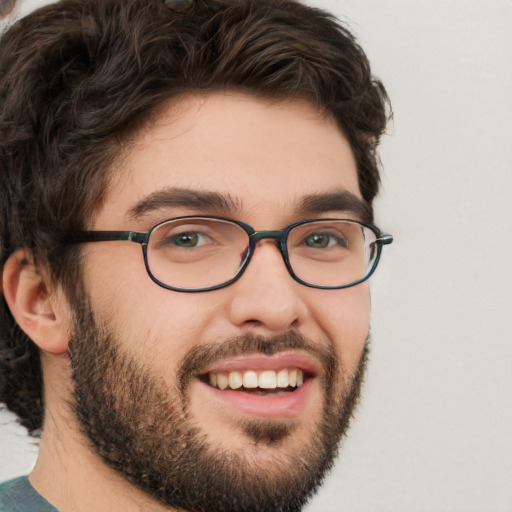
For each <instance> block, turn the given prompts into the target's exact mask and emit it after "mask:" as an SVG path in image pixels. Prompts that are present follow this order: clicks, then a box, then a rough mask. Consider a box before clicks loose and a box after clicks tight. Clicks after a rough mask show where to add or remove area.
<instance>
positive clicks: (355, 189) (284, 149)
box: [98, 92, 361, 229]
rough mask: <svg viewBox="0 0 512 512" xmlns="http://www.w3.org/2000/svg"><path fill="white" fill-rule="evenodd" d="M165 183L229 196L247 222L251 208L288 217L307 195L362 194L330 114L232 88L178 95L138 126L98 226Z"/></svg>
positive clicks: (345, 144)
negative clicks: (261, 97) (179, 98)
mask: <svg viewBox="0 0 512 512" xmlns="http://www.w3.org/2000/svg"><path fill="white" fill-rule="evenodd" d="M169 188H174V189H180V190H182V189H183V190H191V191H198V192H214V193H218V194H220V195H223V196H225V197H229V200H230V205H231V207H233V208H234V209H238V210H240V212H239V214H240V215H246V218H245V220H246V221H249V220H250V219H249V217H250V216H251V215H254V214H255V213H257V212H259V214H260V215H261V216H264V215H263V214H264V213H269V214H270V213H274V214H280V215H283V216H284V215H287V214H289V213H290V212H291V211H292V210H293V208H294V207H295V206H296V204H297V203H298V202H300V201H301V200H302V198H304V197H305V196H308V195H314V194H326V193H333V192H336V191H340V190H344V191H348V192H350V193H352V194H353V195H355V196H357V197H361V194H360V191H359V186H358V178H357V168H356V163H355V160H354V157H353V154H352V150H351V148H350V145H349V143H348V142H347V140H346V138H345V136H344V135H343V133H342V131H341V130H340V128H339V127H338V126H337V124H336V123H335V122H334V121H333V120H332V119H331V118H330V117H329V116H326V115H324V114H322V113H320V112H319V111H318V110H317V109H316V108H315V107H314V106H312V105H311V104H309V103H307V102H304V101H300V100H293V101H280V102H276V101H269V100H265V99H260V98H255V97H253V96H249V95H245V94H241V93H235V92H232V93H228V92H226V93H214V94H208V95H201V96H199V95H194V96H186V97H183V98H182V99H181V100H180V101H178V102H175V103H173V104H172V105H171V106H167V107H166V108H163V109H162V110H161V111H160V112H159V114H158V115H157V116H155V118H154V119H153V120H152V122H151V123H150V124H149V125H148V126H146V127H145V128H144V129H143V130H141V132H140V133H139V134H138V135H137V137H136V138H135V139H134V140H133V141H132V142H131V143H130V146H129V147H128V148H127V151H126V152H125V154H124V157H123V158H122V160H120V161H119V164H118V166H117V172H115V173H114V178H113V180H112V182H111V186H110V188H109V190H108V192H107V197H106V201H105V203H104V206H103V208H102V209H101V210H100V212H99V215H98V218H99V222H101V223H102V229H106V226H105V224H104V220H105V217H107V216H112V215H114V216H115V215H122V214H123V212H124V213H125V214H128V212H131V213H132V214H133V210H134V208H135V207H136V205H137V204H138V203H140V201H142V200H143V199H144V198H145V197H148V196H150V195H152V194H153V195H154V194H155V193H158V192H159V191H161V190H166V189H169ZM197 206H198V205H197V203H196V204H195V205H194V207H193V209H194V211H196V210H197ZM207 209H208V207H207V205H205V210H207ZM188 213H190V212H189V211H183V212H176V214H188ZM198 213H206V212H202V211H198ZM213 213H217V212H213ZM220 213H222V212H220ZM240 220H243V219H240Z"/></svg>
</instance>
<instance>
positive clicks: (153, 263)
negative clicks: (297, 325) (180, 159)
mask: <svg viewBox="0 0 512 512" xmlns="http://www.w3.org/2000/svg"><path fill="white" fill-rule="evenodd" d="M375 240H376V235H375V234H374V233H373V231H372V230H371V229H369V228H367V227H365V226H362V225H361V224H358V223H356V222H351V221H341V220H332V221H330V220H329V221H326V220H323V221H318V222H309V223H306V224H299V225H298V226H295V227H294V228H293V229H291V230H290V231H289V233H288V239H287V251H288V257H289V263H290V266H291V268H292V270H293V272H294V273H295V275H296V276H297V277H298V278H299V279H301V280H303V281H305V282H307V283H309V284H312V285H317V286H343V285H346V284H350V283H352V282H355V281H358V280H360V279H362V278H364V277H365V276H366V274H367V273H368V272H370V270H371V269H372V266H373V263H374V261H375V258H376V255H377V250H376V247H375V246H376V244H375ZM249 246H250V238H249V235H248V234H247V233H246V231H245V230H244V229H243V228H242V227H241V226H239V225H238V224H236V223H234V222H230V221H227V220H221V219H208V218H188V219H178V220H171V221H168V222H164V223H162V224H160V225H158V226H157V227H156V228H155V229H153V231H152V232H151V235H150V237H149V240H148V245H147V262H148V267H149V270H150V272H151V273H152V274H153V276H154V277H155V278H156V279H157V280H159V281H161V282H162V283H164V284H166V285H168V286H172V287H176V288H183V289H197V288H207V287H213V286H217V285H220V284H222V283H225V282H226V281H229V280H231V279H232V278H234V277H235V276H236V275H237V274H238V272H239V270H240V268H241V267H242V265H243V263H244V262H245V260H246V257H247V254H248V250H249Z"/></svg>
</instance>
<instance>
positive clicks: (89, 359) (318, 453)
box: [69, 301, 368, 512]
mask: <svg viewBox="0 0 512 512" xmlns="http://www.w3.org/2000/svg"><path fill="white" fill-rule="evenodd" d="M77 302H78V301H77ZM74 311H75V322H74V332H73V335H72V337H71V341H70V349H69V356H70V360H71V365H72V370H73V379H74V386H75V387H74V395H75V401H74V403H73V404H72V406H73V408H74V410H75V413H76V416H77V419H78V421H79V423H80V425H81V428H82V431H83V433H84V434H85V435H86V436H87V438H88V439H89V441H90V443H91V445H92V447H93V449H94V450H95V451H96V452H97V453H98V454H99V455H100V457H101V458H102V459H103V461H104V462H105V463H106V464H107V465H109V466H110V467H112V468H113V469H114V470H116V471H117V472H119V473H120V474H122V475H123V476H124V477H125V478H126V479H127V480H129V481H130V482H132V483H133V484H134V485H136V486H137V487H139V488H140V489H141V490H143V491H144V492H145V493H147V494H148V495H150V496H151V497H152V498H154V499H156V500H158V501H159V502H161V503H162V504H164V505H167V506H169V507H170V508H172V507H174V508H178V509H184V510H187V511H190V512H212V511H223V512H241V511H247V512H277V511H282V512H297V511H300V510H301V509H302V508H303V506H304V505H305V504H306V502H307V501H308V499H309V498H310V497H311V496H312V494H314V492H315V491H316V489H317V488H318V487H319V485H320V484H321V482H322V481H323V478H324V476H325V474H326V473H327V472H328V470H329V469H330V468H331V467H332V465H333V463H334V460H335V458H336V455H337V451H338V445H339V442H340V440H341V439H342V437H343V435H344V434H345V432H346V430H347V428H348V426H349V422H350V419H351V417H352V414H353V411H354V409H355V406H356V403H357V400H358V396H359V392H360V388H361V384H362V380H363V375H364V370H365V367H366V360H367V350H368V349H367V344H366V345H365V348H364V351H363V354H362V356H361V359H360V362H359V365H358V368H357V370H356V372H355V374H353V375H347V374H346V372H343V371H342V368H341V363H340V362H339V360H338V358H337V356H336V354H335V352H334V350H333V348H332V346H331V345H330V344H329V343H324V344H322V346H319V343H313V342H311V341H309V340H307V339H306V338H304V337H303V336H302V335H301V334H299V333H298V332H294V331H292V332H289V333H287V334H285V335H282V336H274V337H271V338H268V337H260V336H253V335H243V336H240V337H237V338H233V339H229V340H225V341H224V342H222V343H215V344H211V345H201V346H198V347H196V348H194V349H192V350H191V351H190V352H189V353H188V354H187V356H186V357H185V358H184V359H183V361H182V362H181V364H180V368H179V371H178V374H177V384H176V386H175V388H174V389H170V387H169V386H168V385H165V384H163V382H162V380H159V379H158V378H157V377H156V376H155V372H154V370H153V371H152V370H151V368H150V367H148V365H145V364H144V363H142V362H141V361H139V360H138V359H137V358H136V357H135V356H133V355H132V356H130V355H128V354H127V353H126V352H125V351H123V349H122V340H120V339H117V338H116V336H115V335H114V334H113V332H112V329H110V328H109V327H108V325H107V326H103V327H100V326H99V325H98V323H97V322H96V321H95V318H94V315H93V313H92V310H91V308H90V307H89V306H88V305H84V304H83V302H82V304H81V305H79V306H78V307H76V305H75V308H74ZM290 349H299V350H302V351H306V352H308V353H310V354H312V355H314V356H315V357H316V358H318V359H319V360H320V361H321V362H322V365H323V368H324V377H323V382H322V387H323V390H324V400H323V404H322V405H323V406H322V414H321V415H320V417H319V419H318V420H317V422H316V424H315V426H314V428H312V429H311V432H309V436H305V435H304V433H303V434H302V435H303V437H304V439H301V440H300V444H299V443H295V446H298V448H296V449H293V450H290V449H288V450H286V449H284V447H283V443H285V442H286V440H287V439H289V438H292V436H293V435H294V426H293V425H292V424H290V422H285V421H278V420H268V419H267V420H265V419H263V418H260V419H258V418H254V419H250V420H249V419H248V420H245V421H243V422H241V424H240V430H241V432H242V433H243V435H244V436H245V437H246V438H247V441H248V443H250V444H251V445H252V446H256V448H258V447H261V448H262V449H272V450H274V451H273V452H272V454H273V456H272V460H271V461H269V460H268V459H269V457H268V456H265V457H262V459H263V460H258V457H257V455H256V456H255V455H254V452H253V454H252V455H248V454H247V452H246V451H244V450H240V449H238V450H232V451H230V450H229V449H226V447H222V446H215V444H214V443H212V442H211V441H210V440H209V439H208V435H207V434H206V432H204V431H203V430H202V428H201V425H197V424H196V423H195V422H194V418H193V416H192V415H191V413H190V409H189V405H190V404H189V401H190V399H189V396H188V392H189V389H190V384H191V383H192V382H193V380H194V379H196V378H198V376H199V374H200V371H201V369H204V368H205V367H206V365H208V364H211V363H212V362H215V361H218V360H221V359H222V358H225V357H231V356H237V355H244V354H245V355H247V354H254V353H262V354H266V355H272V354H275V353H278V352H280V351H283V350H290Z"/></svg>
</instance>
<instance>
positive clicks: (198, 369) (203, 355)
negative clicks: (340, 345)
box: [178, 330, 339, 392]
mask: <svg viewBox="0 0 512 512" xmlns="http://www.w3.org/2000/svg"><path fill="white" fill-rule="evenodd" d="M286 350H301V351H304V352H306V353H308V354H310V355H311V356H312V357H314V358H316V359H317V360H319V361H320V363H321V365H322V367H323V369H324V372H325V379H326V381H327V382H331V381H332V379H333V376H334V375H336V371H337V368H338V365H339V363H338V358H337V356H336V353H335V351H334V348H333V346H332V344H331V343H330V342H323V343H319V342H313V341H312V340H310V339H309V338H307V337H306V336H304V335H303V334H301V333H299V332H297V331H294V330H291V331H288V332H285V333H283V334H279V335H274V336H261V335H255V334H250V333H245V334H242V335H240V336H235V337H232V338H228V339H226V340H225V341H223V342H216V343H209V344H205V345H200V346H197V347H194V348H193V349H191V350H190V352H189V353H188V354H187V355H186V356H185V358H184V359H183V362H182V363H181V365H180V367H179V369H178V382H179V387H180V389H181V391H182V392H184V390H185V389H186V387H187V386H188V384H189V383H190V381H191V380H192V379H194V378H197V377H199V376H200V375H201V374H202V373H204V369H205V368H206V367H208V366H210V365H213V364H215V363H217V362H218V361H222V360H223V359H228V358H232V357H237V356H244V355H250V354H262V355H265V356H272V355H274V354H278V353H280V352H284V351H286Z"/></svg>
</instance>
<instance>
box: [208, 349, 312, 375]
mask: <svg viewBox="0 0 512 512" xmlns="http://www.w3.org/2000/svg"><path fill="white" fill-rule="evenodd" d="M283 368H297V369H299V370H302V371H303V372H304V373H307V374H308V375H310V376H313V377H314V376H316V375H318V374H319V373H321V365H320V362H319V361H318V360H317V359H316V358H315V357H313V356H312V355H310V354H308V353H304V352H297V351H285V352H279V353H277V354H273V355H271V356H267V355H264V354H250V355H247V356H237V357H233V358H228V359H224V360H221V361H217V362H215V363H213V364H211V365H210V366H208V367H207V368H206V369H205V370H204V371H203V372H201V374H202V375H205V374H208V373H221V372H223V373H229V372H234V371H247V370H255V371H265V370H275V371H278V370H282V369H283Z"/></svg>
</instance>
